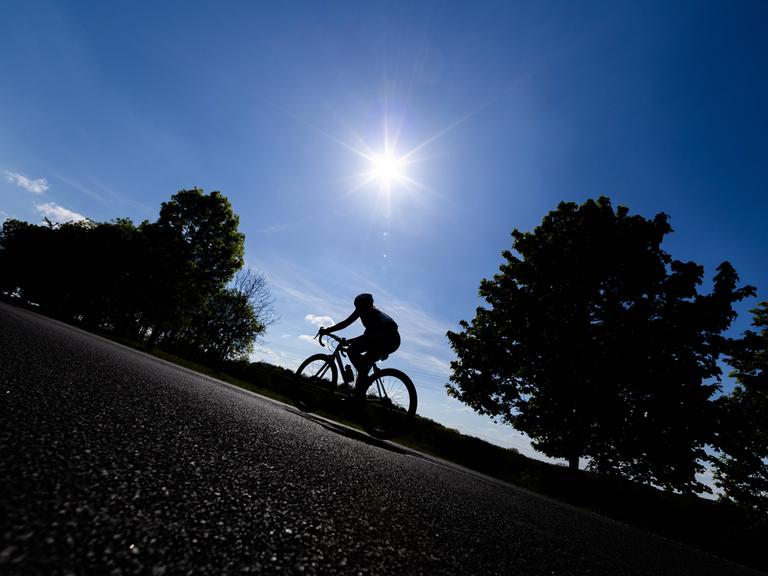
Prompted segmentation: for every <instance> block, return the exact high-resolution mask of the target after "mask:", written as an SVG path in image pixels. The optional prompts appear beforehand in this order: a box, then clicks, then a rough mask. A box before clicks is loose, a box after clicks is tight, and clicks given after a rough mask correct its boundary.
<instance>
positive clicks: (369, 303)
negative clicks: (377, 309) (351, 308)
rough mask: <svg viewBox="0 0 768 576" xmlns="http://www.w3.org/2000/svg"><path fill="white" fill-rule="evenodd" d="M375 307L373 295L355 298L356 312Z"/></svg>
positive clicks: (360, 295)
mask: <svg viewBox="0 0 768 576" xmlns="http://www.w3.org/2000/svg"><path fill="white" fill-rule="evenodd" d="M372 307H373V296H372V295H371V294H358V295H357V296H356V297H355V310H367V309H369V308H372Z"/></svg>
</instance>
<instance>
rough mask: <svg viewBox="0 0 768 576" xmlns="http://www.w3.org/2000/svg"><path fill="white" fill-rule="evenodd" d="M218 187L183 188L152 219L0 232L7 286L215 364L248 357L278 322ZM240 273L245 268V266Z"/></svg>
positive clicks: (24, 226)
mask: <svg viewBox="0 0 768 576" xmlns="http://www.w3.org/2000/svg"><path fill="white" fill-rule="evenodd" d="M238 224H239V219H238V216H237V215H236V214H235V213H234V212H233V210H232V207H231V205H230V203H229V201H228V200H227V198H226V197H225V196H224V195H222V194H221V193H219V192H212V193H210V194H205V193H203V191H202V190H200V189H192V190H182V191H180V192H178V193H177V194H175V195H174V196H173V197H172V198H171V199H170V200H169V201H168V202H164V203H163V204H162V207H161V209H160V216H159V218H158V219H157V221H155V222H148V221H145V222H142V223H141V224H139V225H138V226H137V225H135V224H134V223H133V222H132V221H131V220H128V219H117V220H114V221H112V222H106V223H95V222H91V221H81V222H70V223H66V224H61V225H54V224H52V223H51V222H49V221H47V222H46V224H45V225H34V224H30V223H27V222H23V221H20V220H6V221H5V222H4V223H3V226H2V231H1V232H0V293H2V294H4V295H5V296H6V297H11V298H15V299H20V300H21V301H23V302H26V303H28V304H31V305H34V306H38V307H39V309H40V311H41V312H43V313H45V314H48V315H50V316H53V317H56V318H60V319H62V320H65V321H68V322H75V323H78V324H80V325H82V326H83V327H85V328H88V329H92V330H100V331H104V332H108V333H112V334H114V335H116V336H120V337H124V338H128V339H130V340H133V341H139V342H144V343H145V344H146V345H147V346H162V347H163V348H165V349H169V350H173V351H176V352H180V353H183V354H184V355H186V356H191V357H195V358H200V359H205V360H207V361H209V362H213V363H221V362H223V361H225V360H229V359H236V358H240V357H243V356H245V355H247V353H248V352H249V351H250V350H251V348H252V345H253V343H254V341H255V339H256V338H257V337H258V336H259V335H260V334H262V333H263V332H264V330H265V329H266V326H267V325H268V324H269V323H270V322H271V321H272V320H273V311H272V305H271V298H270V295H269V291H268V288H267V286H266V283H265V281H264V277H263V276H261V275H260V274H256V273H254V272H251V271H249V270H248V271H242V270H241V268H242V266H243V244H244V239H245V238H244V236H243V234H241V233H240V232H239V231H238ZM238 271H240V272H238Z"/></svg>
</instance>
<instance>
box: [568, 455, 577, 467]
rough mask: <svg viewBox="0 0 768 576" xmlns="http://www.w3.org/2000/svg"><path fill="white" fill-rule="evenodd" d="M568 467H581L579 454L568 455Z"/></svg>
mask: <svg viewBox="0 0 768 576" xmlns="http://www.w3.org/2000/svg"><path fill="white" fill-rule="evenodd" d="M568 469H569V470H578V469H579V457H578V456H568Z"/></svg>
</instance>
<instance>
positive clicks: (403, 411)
mask: <svg viewBox="0 0 768 576" xmlns="http://www.w3.org/2000/svg"><path fill="white" fill-rule="evenodd" d="M361 396H362V398H361V400H362V402H361V404H362V408H363V427H364V428H365V430H366V432H368V434H370V435H371V436H375V437H376V438H393V437H395V436H397V435H398V434H401V433H402V432H404V431H405V429H406V428H407V427H408V425H409V424H410V423H411V421H412V420H413V418H414V416H415V415H416V404H417V398H416V387H415V386H414V385H413V382H412V381H411V379H410V378H409V377H408V375H407V374H405V373H404V372H401V371H400V370H396V369H394V368H384V369H383V370H379V371H377V372H375V373H373V374H371V375H370V376H369V380H368V384H367V386H365V389H364V392H363V393H362V395H361Z"/></svg>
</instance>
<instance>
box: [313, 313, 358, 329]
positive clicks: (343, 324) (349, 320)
mask: <svg viewBox="0 0 768 576" xmlns="http://www.w3.org/2000/svg"><path fill="white" fill-rule="evenodd" d="M358 318H360V314H358V313H357V310H355V311H354V312H352V314H350V315H349V316H348V317H347V318H346V320H342V321H341V322H339V323H338V324H335V325H333V326H331V327H330V328H321V329H320V331H321V332H323V333H326V334H327V333H329V332H336V331H338V330H344V328H346V327H347V326H349V325H351V324H352V322H354V321H355V320H357V319H358Z"/></svg>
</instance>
